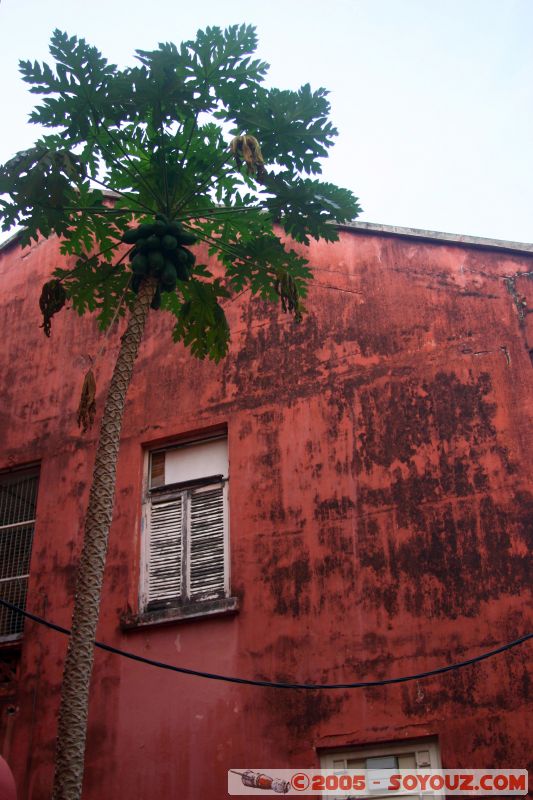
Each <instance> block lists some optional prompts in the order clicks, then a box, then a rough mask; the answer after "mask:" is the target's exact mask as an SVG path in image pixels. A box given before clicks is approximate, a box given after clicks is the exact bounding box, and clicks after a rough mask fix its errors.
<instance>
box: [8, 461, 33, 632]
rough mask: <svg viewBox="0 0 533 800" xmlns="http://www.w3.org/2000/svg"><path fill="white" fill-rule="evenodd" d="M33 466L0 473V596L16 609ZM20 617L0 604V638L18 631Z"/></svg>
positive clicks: (22, 600)
mask: <svg viewBox="0 0 533 800" xmlns="http://www.w3.org/2000/svg"><path fill="white" fill-rule="evenodd" d="M38 482H39V472H38V470H37V469H33V470H24V471H16V472H11V473H9V474H6V473H4V474H0V597H1V598H2V599H3V600H6V601H7V602H9V603H13V605H16V606H18V607H19V608H25V606H26V593H27V588H28V577H29V572H30V558H31V548H32V543H33V529H34V525H35V508H36V504H37V486H38ZM23 625H24V617H22V615H21V614H17V613H16V612H15V611H11V610H10V609H8V608H6V607H5V606H0V641H9V640H10V639H17V638H19V637H20V636H21V634H22V629H23Z"/></svg>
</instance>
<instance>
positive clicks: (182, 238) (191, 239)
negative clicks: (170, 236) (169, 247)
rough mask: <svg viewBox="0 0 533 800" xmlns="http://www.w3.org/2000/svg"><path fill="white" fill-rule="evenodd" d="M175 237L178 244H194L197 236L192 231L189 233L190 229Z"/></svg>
mask: <svg viewBox="0 0 533 800" xmlns="http://www.w3.org/2000/svg"><path fill="white" fill-rule="evenodd" d="M177 238H178V241H179V243H180V244H185V245H189V244H196V242H197V241H198V237H197V236H195V235H194V233H191V232H190V231H183V232H182V233H180V235H179V236H178V237H177Z"/></svg>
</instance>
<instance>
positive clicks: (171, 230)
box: [167, 222, 184, 239]
mask: <svg viewBox="0 0 533 800" xmlns="http://www.w3.org/2000/svg"><path fill="white" fill-rule="evenodd" d="M167 233H168V234H170V236H175V237H176V238H177V239H178V238H179V237H180V236H181V235H182V233H184V230H183V225H180V223H179V222H169V223H168V225H167Z"/></svg>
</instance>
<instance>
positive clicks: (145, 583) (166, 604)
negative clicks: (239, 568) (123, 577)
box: [139, 433, 236, 617]
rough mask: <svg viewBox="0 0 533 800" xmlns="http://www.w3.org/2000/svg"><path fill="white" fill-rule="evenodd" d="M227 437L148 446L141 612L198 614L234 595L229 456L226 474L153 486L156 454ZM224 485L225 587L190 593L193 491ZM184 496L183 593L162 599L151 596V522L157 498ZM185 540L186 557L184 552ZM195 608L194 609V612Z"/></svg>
mask: <svg viewBox="0 0 533 800" xmlns="http://www.w3.org/2000/svg"><path fill="white" fill-rule="evenodd" d="M217 440H224V441H225V442H226V443H227V441H228V437H227V434H226V433H220V434H215V435H211V436H207V437H202V438H194V439H187V440H182V441H178V442H174V443H171V444H168V445H166V446H164V447H154V448H150V449H147V450H146V451H145V454H144V491H143V497H142V513H141V542H142V546H141V564H140V581H139V611H140V613H141V615H147V616H149V615H152V614H154V615H159V614H164V613H165V612H170V613H171V612H172V611H173V610H174V611H175V612H176V613H178V614H179V612H180V610H188V612H189V613H187V616H191V617H194V616H198V615H199V614H200V613H201V612H202V607H205V611H206V613H210V612H212V611H213V610H214V611H215V612H216V611H217V607H218V605H220V610H225V607H226V605H225V604H226V602H227V601H228V600H229V599H231V598H230V587H231V559H230V530H229V458H228V474H226V475H220V474H218V475H207V476H205V477H203V478H199V479H195V480H191V481H182V482H180V483H173V484H163V485H161V486H156V487H154V488H151V487H150V474H151V464H152V457H153V456H154V455H157V454H159V453H167V452H170V451H175V450H178V449H187V448H189V447H194V445H197V444H206V443H208V442H211V441H217ZM217 487H222V504H223V505H222V509H223V510H222V524H223V559H224V588H223V592H219V593H217V594H212V595H207V594H206V596H205V597H204V596H200V597H197V596H193V597H191V596H190V563H191V558H190V550H191V535H190V514H189V512H190V497H191V495H192V493H193V492H198V491H201V490H202V489H205V490H206V491H209V489H213V488H217ZM177 497H180V498H181V502H182V521H181V547H182V555H181V580H180V595H179V596H176V597H175V598H172V599H169V600H166V601H164V600H163V601H161V602H158V601H157V600H156V601H153V600H152V601H150V600H149V571H150V556H151V531H152V527H151V522H152V508H153V505H154V504H155V503H154V498H157V499H158V500H159V501H160V502H164V501H165V500H172V499H176V498H177ZM184 544H185V558H184V557H183V555H184V550H183V548H184ZM229 610H236V606H235V603H231V604H230V608H229ZM191 612H192V613H191Z"/></svg>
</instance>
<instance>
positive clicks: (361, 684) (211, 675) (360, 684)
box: [0, 598, 533, 690]
mask: <svg viewBox="0 0 533 800" xmlns="http://www.w3.org/2000/svg"><path fill="white" fill-rule="evenodd" d="M0 605H3V606H5V607H6V608H9V609H10V610H11V611H14V612H16V613H18V614H22V615H23V616H24V617H27V618H28V619H31V620H33V622H37V623H38V624H39V625H44V626H45V627H46V628H51V629H52V630H54V631H57V632H58V633H63V634H65V635H66V636H70V633H71V632H70V630H69V629H68V628H63V627H61V625H56V624H55V623H54V622H49V621H48V620H46V619H44V618H43V617H39V616H37V614H31V613H30V612H29V611H23V610H22V609H21V608H19V607H18V606H15V605H13V603H8V601H7V600H2V599H1V598H0ZM528 639H533V633H526V634H525V636H521V637H520V638H519V639H515V640H514V641H512V642H508V643H507V644H503V645H501V647H497V648H496V649H495V650H488V651H487V652H486V653H481V654H480V655H478V656H474V657H473V658H468V659H466V660H465V661H458V662H457V663H455V664H449V665H448V666H446V667H436V669H430V670H427V671H426V672H417V673H416V674H415V675H402V676H401V677H398V678H385V679H384V680H379V681H355V682H353V683H280V682H279V681H260V680H254V679H253V678H235V677H233V676H230V675H219V674H217V673H216V672H203V671H202V670H198V669H188V668H187V667H176V666H174V664H166V663H165V662H164V661H156V660H155V659H153V658H146V657H145V656H140V655H137V654H136V653H130V652H129V651H128V650H120V649H119V648H118V647H113V645H110V644H105V643H104V642H97V641H95V643H94V646H95V647H98V648H100V650H105V651H106V652H108V653H115V655H118V656H122V657H123V658H129V659H130V660H131V661H139V662H140V663H141V664H148V665H149V666H150V667H157V668H158V669H167V670H170V671H171V672H180V673H182V674H183V675H195V676H196V677H197V678H207V679H208V680H212V681H226V682H227V683H243V684H246V685H248V686H265V687H267V688H271V689H310V690H317V689H363V688H365V687H369V686H387V685H388V684H391V683H406V682H407V681H416V680H420V679H422V678H429V677H431V676H432V675H441V674H442V673H444V672H451V671H452V670H456V669H462V668H463V667H467V666H469V665H470V664H477V663H478V662H479V661H484V660H485V659H487V658H492V657H493V656H496V655H498V654H499V653H503V652H505V651H506V650H511V648H513V647H517V646H518V645H519V644H523V643H524V642H527V641H528Z"/></svg>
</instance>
